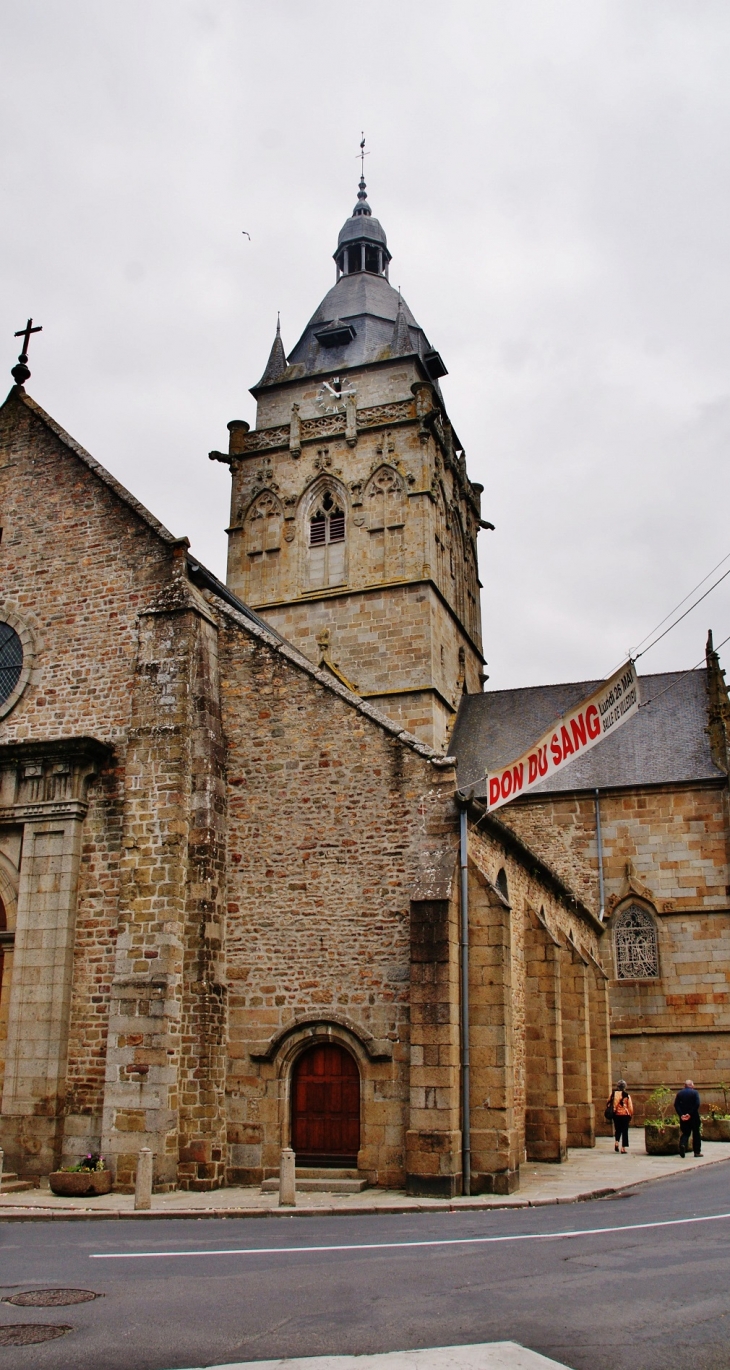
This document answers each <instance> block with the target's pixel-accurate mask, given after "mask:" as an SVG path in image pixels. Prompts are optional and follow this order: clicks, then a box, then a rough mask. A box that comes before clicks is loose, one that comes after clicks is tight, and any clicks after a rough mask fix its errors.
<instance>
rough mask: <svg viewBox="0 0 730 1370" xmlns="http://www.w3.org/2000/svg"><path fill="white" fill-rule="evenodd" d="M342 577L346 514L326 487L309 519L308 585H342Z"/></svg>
mask: <svg viewBox="0 0 730 1370" xmlns="http://www.w3.org/2000/svg"><path fill="white" fill-rule="evenodd" d="M344 579H345V514H344V510H343V509H341V508H340V506H339V504H338V503H337V501H336V500H335V497H334V495H333V494H332V493H331V491H329V490H326V491H325V493H324V495H323V496H322V498H321V500H320V501H319V503H318V504H317V506H316V508H315V511H314V513H313V514H312V515H311V517H310V520H309V584H310V587H311V588H313V589H314V588H318V587H320V586H323V585H341V584H342V582H343V580H344Z"/></svg>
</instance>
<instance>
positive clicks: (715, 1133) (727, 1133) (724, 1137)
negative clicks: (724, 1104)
mask: <svg viewBox="0 0 730 1370" xmlns="http://www.w3.org/2000/svg"><path fill="white" fill-rule="evenodd" d="M702 1140H703V1142H730V1118H703V1119H702Z"/></svg>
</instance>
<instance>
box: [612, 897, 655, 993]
mask: <svg viewBox="0 0 730 1370" xmlns="http://www.w3.org/2000/svg"><path fill="white" fill-rule="evenodd" d="M613 944H614V949H615V953H616V979H617V980H656V979H658V976H659V946H658V943H657V935H656V923H655V922H654V919H653V918H652V916H651V914H650V913H648V912H647V910H646V909H642V908H640V907H639V905H638V904H629V906H628V908H626V909H622V910H621V912H620V913H619V914H617V915H616V920H615V923H614V928H613Z"/></svg>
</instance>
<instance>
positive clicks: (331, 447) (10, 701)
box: [0, 182, 611, 1195]
mask: <svg viewBox="0 0 730 1370" xmlns="http://www.w3.org/2000/svg"><path fill="white" fill-rule="evenodd" d="M334 258H335V275H336V279H335V284H334V285H333V287H332V289H331V290H330V292H329V293H328V294H327V296H326V297H325V299H324V300H323V302H322V303H321V305H320V306H319V308H318V309H317V310H316V312H315V313H314V315H313V317H312V319H311V320H310V322H309V324H308V325H307V327H306V328H305V330H304V333H303V335H302V337H301V338H300V340H299V342H298V343H297V344H296V346H295V347H294V349H293V350H292V352H291V353H290V354H289V356H288V357H287V356H286V355H285V352H284V347H283V343H282V340H281V337H280V333H279V330H278V329H277V333H276V338H275V340H274V344H273V347H272V349H271V354H270V356H269V359H268V362H267V365H266V367H265V370H264V373H263V376H262V377H261V380H260V381H259V383H258V384H257V385H256V386H254V389H253V394H254V395H255V397H256V400H257V406H258V409H257V422H256V426H255V428H253V429H251V428H250V427H249V425H248V424H246V423H244V422H243V421H240V420H233V421H231V422H230V423H229V424H228V430H229V434H230V439H229V444H228V451H227V452H225V453H221V452H217V451H216V452H212V453H211V457H212V458H214V459H215V460H219V461H224V462H226V463H227V464H228V465H229V466H230V471H231V479H232V485H231V515H230V526H229V528H228V538H229V550H228V573H227V581H226V584H225V585H224V584H222V583H221V582H220V581H219V580H217V578H216V577H215V576H214V575H213V574H212V573H211V572H210V571H208V570H207V569H206V568H205V567H204V566H203V565H201V564H200V562H199V561H198V560H197V559H196V558H195V557H194V556H193V555H192V553H191V550H190V547H189V544H188V542H187V539H185V538H179V537H174V536H173V535H172V534H171V533H169V532H168V531H167V529H166V528H164V527H163V526H162V525H161V524H160V523H159V521H158V520H157V519H156V518H155V517H154V516H153V515H152V514H151V513H149V512H148V511H147V510H146V509H145V508H144V507H143V506H142V505H141V504H140V503H139V501H138V500H136V499H135V498H134V496H133V495H131V494H130V493H129V492H128V491H127V490H125V489H124V488H123V487H122V486H121V485H120V484H119V482H118V481H117V480H116V479H115V478H114V477H113V476H112V475H110V474H109V472H108V471H106V470H105V469H104V468H103V467H102V466H101V465H100V464H99V463H98V462H97V461H96V460H95V459H94V458H93V457H91V456H90V455H89V454H88V453H87V452H86V451H85V450H84V449H83V448H82V447H81V446H79V444H78V443H77V442H75V441H74V439H73V438H71V437H70V436H69V435H68V433H66V432H65V431H64V430H63V429H62V428H61V427H60V425H59V424H58V423H57V422H56V421H55V420H54V419H53V418H51V417H50V416H49V415H48V414H46V413H45V412H44V411H43V409H41V408H40V406H39V405H38V404H37V403H36V401H35V400H34V399H33V398H31V396H30V395H29V394H28V393H27V391H26V382H27V380H28V379H29V375H30V373H29V370H28V367H27V364H26V363H27V353H26V352H25V351H24V353H23V354H22V357H21V360H20V364H19V366H17V367H15V368H14V370H13V375H14V379H15V382H16V384H15V385H14V386H13V388H12V389H11V391H10V393H9V395H8V397H7V400H6V401H5V403H4V405H3V406H2V408H1V409H0V526H1V527H2V535H1V537H0V952H2V959H1V961H0V964H1V966H2V986H1V992H0V1069H1V1071H2V1077H1V1088H2V1104H1V1107H0V1145H1V1146H2V1148H3V1150H4V1152H5V1156H6V1158H7V1161H6V1164H7V1165H9V1166H10V1167H11V1168H12V1169H13V1170H15V1171H18V1172H19V1173H20V1174H21V1175H25V1176H30V1177H33V1178H35V1179H36V1180H37V1179H39V1178H40V1176H42V1175H44V1174H47V1173H48V1172H49V1171H50V1170H52V1169H54V1168H55V1167H58V1166H59V1165H62V1164H64V1165H67V1164H72V1163H73V1162H74V1161H75V1160H76V1159H77V1158H78V1157H79V1156H81V1155H83V1154H85V1153H86V1152H87V1151H89V1150H96V1151H101V1152H102V1153H103V1155H104V1156H105V1158H106V1161H107V1164H108V1165H109V1166H110V1168H111V1169H112V1171H113V1174H114V1180H115V1184H116V1186H117V1188H119V1189H120V1190H129V1189H130V1188H131V1187H132V1186H133V1184H134V1178H135V1172H136V1164H137V1155H138V1152H139V1149H140V1147H142V1146H149V1147H150V1148H151V1149H152V1151H153V1152H154V1176H155V1185H156V1187H157V1188H158V1189H165V1188H172V1187H175V1186H179V1187H182V1188H188V1189H212V1188H215V1187H217V1186H219V1185H223V1184H260V1183H262V1182H266V1181H267V1180H269V1181H270V1180H271V1179H272V1178H274V1177H275V1176H276V1174H277V1171H278V1164H279V1153H280V1149H281V1148H282V1147H283V1146H288V1145H292V1146H293V1147H294V1149H295V1151H296V1153H297V1163H298V1166H299V1173H300V1179H301V1181H302V1183H307V1182H311V1183H318V1184H320V1185H321V1184H322V1183H328V1176H329V1177H330V1179H331V1181H332V1183H334V1182H335V1178H334V1177H337V1178H339V1179H340V1180H346V1181H347V1182H349V1183H353V1184H355V1185H356V1186H360V1185H364V1184H370V1185H381V1186H391V1187H393V1186H395V1187H407V1188H408V1190H409V1191H410V1192H412V1193H416V1194H443V1195H454V1194H457V1193H460V1192H462V1191H463V1190H466V1191H467V1192H469V1191H471V1192H474V1193H478V1192H497V1193H508V1192H511V1191H513V1190H514V1189H516V1188H517V1187H518V1184H519V1170H520V1165H521V1163H522V1162H523V1161H524V1160H525V1158H541V1159H551V1160H555V1161H560V1160H562V1159H564V1157H565V1155H566V1148H567V1146H568V1145H570V1146H586V1147H590V1146H592V1145H593V1144H594V1140H595V1124H596V1113H597V1111H598V1112H599V1114H600V1113H601V1112H602V1108H603V1102H604V1100H605V1098H606V1095H607V1093H608V1089H609V1085H610V1069H611V1067H610V1042H609V1017H608V990H607V987H608V969H607V968H606V969H604V965H603V959H604V944H605V935H604V934H605V924H604V922H602V921H601V918H600V917H599V916H598V911H597V910H596V908H595V901H594V900H593V899H592V898H589V897H587V896H586V893H585V891H584V889H583V887H582V885H581V884H580V881H578V880H575V879H574V872H573V871H572V870H571V871H567V870H566V869H565V863H562V864H561V862H560V860H559V859H553V854H552V853H551V852H549V851H546V850H544V849H543V848H544V844H540V842H533V840H532V834H530V833H528V834H526V833H525V832H522V831H520V830H519V829H518V827H517V826H516V825H510V824H509V823H508V822H507V821H505V820H504V819H503V818H500V819H498V818H496V817H494V816H490V815H489V814H488V813H487V812H486V809H485V806H484V804H483V803H480V802H479V793H480V792H479V789H478V786H477V787H476V789H475V780H476V779H477V777H475V776H470V775H468V774H466V773H465V768H464V766H463V765H462V767H461V768H460V771H459V774H458V776H457V770H456V761H455V756H454V752H453V750H452V748H451V746H450V738H451V736H452V730H453V725H454V720H455V718H456V714H457V710H458V709H459V708H460V707H461V708H463V707H464V706H465V704H466V703H468V702H470V701H472V700H479V701H481V700H482V699H483V698H484V696H483V695H482V693H481V691H482V687H483V683H484V672H483V667H484V657H483V653H482V641H481V627H480V604H479V579H478V569H477V532H478V529H479V528H480V527H485V526H489V525H486V524H485V522H484V521H483V519H482V514H481V509H480V496H481V494H482V490H481V487H480V486H478V485H475V484H474V483H473V482H471V481H470V479H469V476H468V473H467V465H466V458H465V454H464V451H463V448H462V446H461V444H460V442H459V440H458V437H457V435H456V432H455V430H454V427H453V424H452V423H451V421H450V419H449V416H448V414H447V411H446V407H445V404H444V400H443V396H442V393H441V390H440V387H439V380H440V378H441V377H443V376H444V375H445V374H446V369H445V367H444V363H443V361H442V360H441V357H440V356H439V353H438V352H437V351H436V349H435V348H434V347H433V346H432V345H431V343H430V342H429V340H428V338H427V336H426V334H425V333H424V331H423V329H422V328H421V327H420V325H419V324H418V323H417V322H416V320H415V318H414V316H413V315H412V314H411V312H410V310H409V309H408V307H407V305H406V303H405V301H404V300H403V299H402V298H401V296H400V294H399V292H397V291H396V290H394V289H393V287H392V286H391V285H390V283H389V280H388V269H389V262H390V252H389V249H388V245H387V241H386V235H385V233H384V231H383V229H382V227H381V225H380V224H379V223H378V221H377V220H376V219H375V218H374V217H373V215H372V213H371V210H370V207H369V205H368V202H367V199H366V192H365V185H364V182H361V185H360V191H359V194H358V198H357V203H356V205H355V208H354V211H353V213H352V215H351V216H350V217H349V218H348V219H347V220H346V222H345V225H344V227H343V229H342V231H341V232H340V235H339V238H338V241H337V247H336V250H335V254H334ZM480 764H481V763H480ZM467 769H468V768H467Z"/></svg>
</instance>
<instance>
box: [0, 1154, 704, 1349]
mask: <svg viewBox="0 0 730 1370" xmlns="http://www.w3.org/2000/svg"><path fill="white" fill-rule="evenodd" d="M722 1214H726V1215H727V1216H726V1217H722V1216H717V1215H722ZM687 1219H693V1221H687ZM695 1219H701V1221H694V1220H695ZM644 1224H646V1226H644ZM658 1224H666V1225H663V1226H662V1225H658ZM621 1229H624V1230H621ZM570 1233H575V1234H576V1235H574V1236H570V1235H568V1234H570ZM498 1238H501V1239H502V1240H495V1239H498ZM504 1238H507V1240H504ZM485 1239H486V1240H485ZM353 1247H354V1248H355V1249H352V1248H353ZM338 1248H339V1249H338ZM358 1248H360V1249H358ZM175 1253H184V1254H175ZM216 1253H225V1254H216ZM233 1253H235V1254H233ZM100 1257H102V1258H103V1259H99V1258H100ZM0 1281H2V1284H0V1297H1V1298H2V1299H7V1297H8V1295H10V1294H13V1293H16V1292H18V1291H22V1290H29V1289H37V1288H46V1287H59V1286H64V1287H72V1288H77V1289H90V1290H94V1291H96V1292H97V1293H99V1294H102V1295H103V1296H104V1297H103V1298H98V1299H96V1300H94V1301H93V1302H89V1303H83V1304H77V1305H75V1306H72V1307H66V1308H43V1309H34V1308H18V1307H14V1306H12V1305H10V1304H8V1303H6V1302H0V1326H2V1325H4V1324H8V1323H18V1322H24V1323H29V1322H32V1323H57V1324H58V1323H67V1324H70V1326H71V1328H72V1330H71V1331H70V1332H68V1333H67V1334H66V1335H65V1336H63V1337H61V1338H60V1339H58V1340H56V1341H51V1342H46V1343H44V1344H41V1345H35V1346H24V1347H12V1348H11V1347H0V1367H12V1370H15V1367H23V1370H25V1368H26V1367H27V1368H28V1370H37V1368H38V1367H40V1368H42V1370H45V1368H46V1367H49V1370H56V1367H64V1370H66V1367H68V1366H73V1367H74V1370H181V1367H191V1366H208V1365H219V1364H225V1363H226V1362H231V1361H238V1360H265V1359H271V1358H275V1357H279V1356H316V1355H326V1354H329V1355H338V1354H340V1355H342V1354H353V1353H362V1352H373V1351H394V1350H406V1349H409V1348H414V1347H424V1346H445V1345H454V1344H457V1343H465V1342H482V1341H502V1340H513V1341H518V1342H521V1343H523V1345H525V1346H529V1347H531V1348H532V1349H533V1350H535V1351H541V1352H542V1353H543V1354H544V1355H547V1356H552V1357H554V1358H555V1359H556V1360H558V1361H562V1362H564V1363H565V1364H566V1365H568V1366H572V1367H574V1368H575V1370H688V1368H689V1367H692V1370H726V1368H727V1370H730V1162H727V1163H723V1164H721V1165H716V1166H712V1167H708V1168H707V1169H704V1170H699V1171H694V1172H691V1171H690V1172H688V1173H687V1174H686V1175H682V1176H680V1177H677V1178H672V1179H667V1180H663V1181H657V1182H654V1183H653V1184H651V1185H644V1186H641V1187H639V1188H637V1190H636V1191H635V1192H634V1193H633V1194H632V1193H628V1194H627V1195H625V1196H621V1197H616V1198H612V1199H603V1200H598V1201H594V1202H591V1203H579V1204H570V1205H560V1206H558V1207H555V1206H551V1207H546V1208H539V1209H519V1210H516V1211H513V1212H508V1211H505V1210H497V1211H493V1212H491V1213H479V1214H476V1213H456V1214H450V1213H433V1214H429V1213H416V1214H405V1215H392V1216H382V1217H378V1216H362V1217H354V1218H352V1217H344V1216H343V1217H328V1218H324V1217H322V1218H291V1219H289V1220H285V1219H281V1218H261V1219H227V1220H220V1219H217V1220H216V1219H205V1218H204V1219H197V1220H187V1219H186V1220H171V1219H159V1220H158V1219H148V1220H145V1221H143V1222H129V1221H127V1222H124V1221H101V1222H99V1221H89V1222H69V1223H63V1222H53V1223H45V1222H11V1223H8V1222H0Z"/></svg>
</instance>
